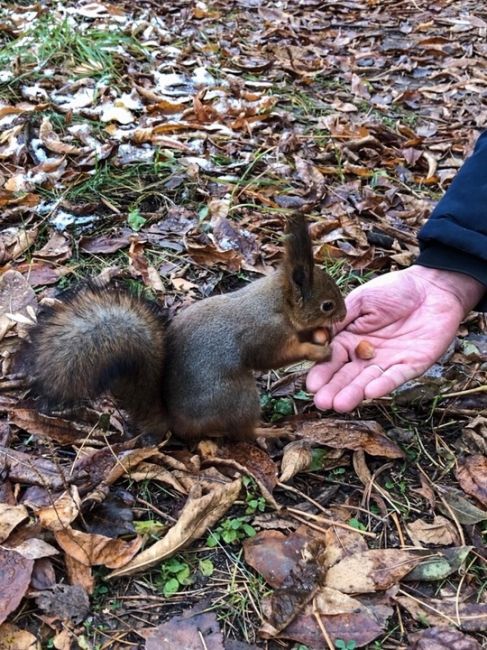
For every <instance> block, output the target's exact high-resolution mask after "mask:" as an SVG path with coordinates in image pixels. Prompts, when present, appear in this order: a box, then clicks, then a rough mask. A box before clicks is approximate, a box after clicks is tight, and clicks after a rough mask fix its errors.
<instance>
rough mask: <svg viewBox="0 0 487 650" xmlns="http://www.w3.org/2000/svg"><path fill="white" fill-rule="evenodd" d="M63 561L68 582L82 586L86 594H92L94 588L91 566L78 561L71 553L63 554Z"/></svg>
mask: <svg viewBox="0 0 487 650" xmlns="http://www.w3.org/2000/svg"><path fill="white" fill-rule="evenodd" d="M64 563H65V565H66V571H67V574H68V579H69V584H70V585H78V586H79V587H83V589H84V590H85V591H86V593H87V594H92V593H93V590H94V588H95V579H94V577H93V572H92V570H91V567H89V566H86V564H83V563H82V562H78V560H76V559H75V558H74V557H72V556H71V555H65V556H64Z"/></svg>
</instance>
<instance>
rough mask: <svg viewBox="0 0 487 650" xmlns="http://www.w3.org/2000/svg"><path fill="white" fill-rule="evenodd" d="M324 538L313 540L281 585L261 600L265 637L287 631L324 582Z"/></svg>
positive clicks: (262, 629)
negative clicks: (322, 557) (322, 560)
mask: <svg viewBox="0 0 487 650" xmlns="http://www.w3.org/2000/svg"><path fill="white" fill-rule="evenodd" d="M322 552H323V540H322V539H310V540H309V541H308V542H307V543H306V545H305V546H304V547H303V549H302V551H301V553H300V554H299V556H298V557H296V559H295V564H294V566H293V567H292V569H291V571H290V572H289V574H288V575H287V576H286V577H285V578H284V580H283V583H282V585H281V586H280V587H279V588H277V589H276V590H275V591H274V592H273V593H272V595H271V596H270V597H268V598H266V599H264V600H263V602H262V611H263V613H264V615H265V619H266V620H265V622H264V624H263V626H262V627H261V629H260V634H261V635H262V636H263V637H264V638H269V637H274V636H276V635H277V634H279V633H280V632H281V631H282V630H284V629H285V628H286V627H287V626H288V625H289V624H290V623H291V621H292V620H294V619H295V618H296V616H298V615H299V614H300V612H302V611H303V609H304V608H305V607H306V605H307V604H308V603H309V602H310V601H311V600H312V599H313V598H314V596H315V594H316V593H317V591H318V590H319V588H320V585H321V584H322V582H323V569H322V562H321V560H320V558H321V555H322Z"/></svg>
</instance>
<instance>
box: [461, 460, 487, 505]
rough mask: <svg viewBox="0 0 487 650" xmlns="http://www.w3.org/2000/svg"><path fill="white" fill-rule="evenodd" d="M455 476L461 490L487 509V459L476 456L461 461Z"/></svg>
mask: <svg viewBox="0 0 487 650" xmlns="http://www.w3.org/2000/svg"><path fill="white" fill-rule="evenodd" d="M455 476H456V477H457V479H458V482H459V483H460V486H461V488H462V489H463V490H465V492H466V493H467V494H470V495H471V496H473V497H475V498H476V499H477V500H478V501H479V502H480V503H481V504H482V505H483V506H484V507H485V508H487V457H486V456H483V455H481V454H476V455H475V456H467V457H466V458H464V459H462V460H460V461H459V462H458V467H457V471H456V472H455Z"/></svg>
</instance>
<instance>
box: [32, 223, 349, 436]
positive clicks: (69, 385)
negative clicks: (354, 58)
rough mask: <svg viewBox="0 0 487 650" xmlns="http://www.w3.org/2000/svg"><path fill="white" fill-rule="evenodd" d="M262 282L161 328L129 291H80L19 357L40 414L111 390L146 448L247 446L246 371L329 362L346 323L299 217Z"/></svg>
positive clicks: (255, 411)
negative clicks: (333, 338)
mask: <svg viewBox="0 0 487 650" xmlns="http://www.w3.org/2000/svg"><path fill="white" fill-rule="evenodd" d="M286 234H287V237H286V240H285V253H284V259H283V261H282V263H281V264H280V266H279V267H278V268H277V269H276V270H275V271H273V272H272V273H271V274H269V275H268V276H265V277H263V278H260V279H258V280H255V281H253V282H251V283H249V284H248V285H247V286H245V287H243V288H241V289H238V290H236V291H234V292H231V293H228V294H222V295H217V296H212V297H209V298H205V299H202V300H199V301H197V302H195V303H193V304H192V305H190V306H189V307H187V308H186V309H183V310H181V311H180V312H179V313H178V314H177V315H176V316H175V317H174V318H173V319H172V320H171V321H170V322H169V323H168V324H166V323H165V322H164V319H163V318H162V314H161V312H160V310H159V308H158V307H157V305H156V304H155V303H152V302H150V301H147V300H144V299H141V298H139V297H136V296H134V295H133V294H131V293H129V292H128V291H124V290H119V289H117V290H113V289H110V288H108V289H107V288H98V287H96V286H94V284H93V283H91V284H87V285H84V286H82V287H81V288H79V289H77V290H75V291H74V292H72V293H71V294H70V295H68V296H67V297H64V298H62V299H61V300H60V301H56V303H55V305H54V306H53V307H50V308H48V309H47V310H45V311H44V312H43V313H41V314H40V315H39V318H38V322H37V324H36V325H35V326H34V327H33V328H32V330H31V332H30V343H29V344H28V348H27V352H26V361H27V367H28V368H29V371H30V376H31V381H32V385H33V388H34V392H35V393H37V394H38V395H39V396H41V397H42V398H44V399H45V401H46V403H47V404H48V405H50V406H53V405H69V404H71V405H72V404H73V403H76V402H77V401H79V400H80V399H93V398H95V397H97V396H99V395H101V394H105V393H107V392H108V393H110V394H111V395H112V396H113V398H114V399H115V401H116V402H117V403H118V404H119V405H120V406H121V407H122V408H123V409H124V410H125V411H126V412H127V413H128V414H129V416H130V417H131V419H132V420H133V422H134V424H135V425H136V427H137V429H138V430H139V431H140V433H142V434H143V435H144V437H145V438H146V439H149V440H154V439H162V437H163V436H164V435H165V434H166V433H167V431H168V430H170V431H171V432H172V433H173V434H174V435H175V436H177V437H178V438H181V439H183V440H188V441H195V440H199V439H201V438H203V437H207V436H225V437H228V438H231V439H234V440H247V441H248V440H252V439H254V438H255V430H256V427H257V425H258V422H259V418H260V404H259V394H258V390H257V386H256V382H255V379H254V377H253V371H254V370H260V371H263V370H270V369H272V368H279V367H282V366H284V365H286V364H289V363H293V362H297V361H302V360H305V359H307V360H311V361H325V360H327V359H328V358H329V354H330V352H329V345H328V342H329V338H330V334H329V332H330V329H329V328H331V326H332V324H333V323H334V322H336V321H339V320H342V319H343V318H344V317H345V314H346V310H345V303H344V300H343V297H342V295H341V293H340V290H339V289H338V287H337V285H336V283H335V281H334V280H333V279H332V278H331V277H330V276H329V275H328V273H326V272H325V271H324V270H323V269H322V268H321V267H319V266H317V265H315V263H314V260H313V251H312V245H311V239H310V236H309V233H308V228H307V224H306V220H305V218H304V216H303V215H301V214H298V215H296V216H293V217H289V218H288V220H287V226H286Z"/></svg>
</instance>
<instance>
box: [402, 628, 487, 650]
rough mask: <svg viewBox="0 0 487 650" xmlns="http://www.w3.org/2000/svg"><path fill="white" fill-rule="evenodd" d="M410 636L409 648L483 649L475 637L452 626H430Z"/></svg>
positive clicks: (438, 649) (414, 649)
mask: <svg viewBox="0 0 487 650" xmlns="http://www.w3.org/2000/svg"><path fill="white" fill-rule="evenodd" d="M408 638H409V646H408V650H482V646H481V645H480V643H479V642H478V641H476V640H475V639H474V638H473V637H471V636H466V635H465V634H463V633H462V632H460V630H455V629H454V628H450V627H448V628H446V627H430V628H427V629H426V630H421V631H420V632H415V633H414V634H409V636H408Z"/></svg>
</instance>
